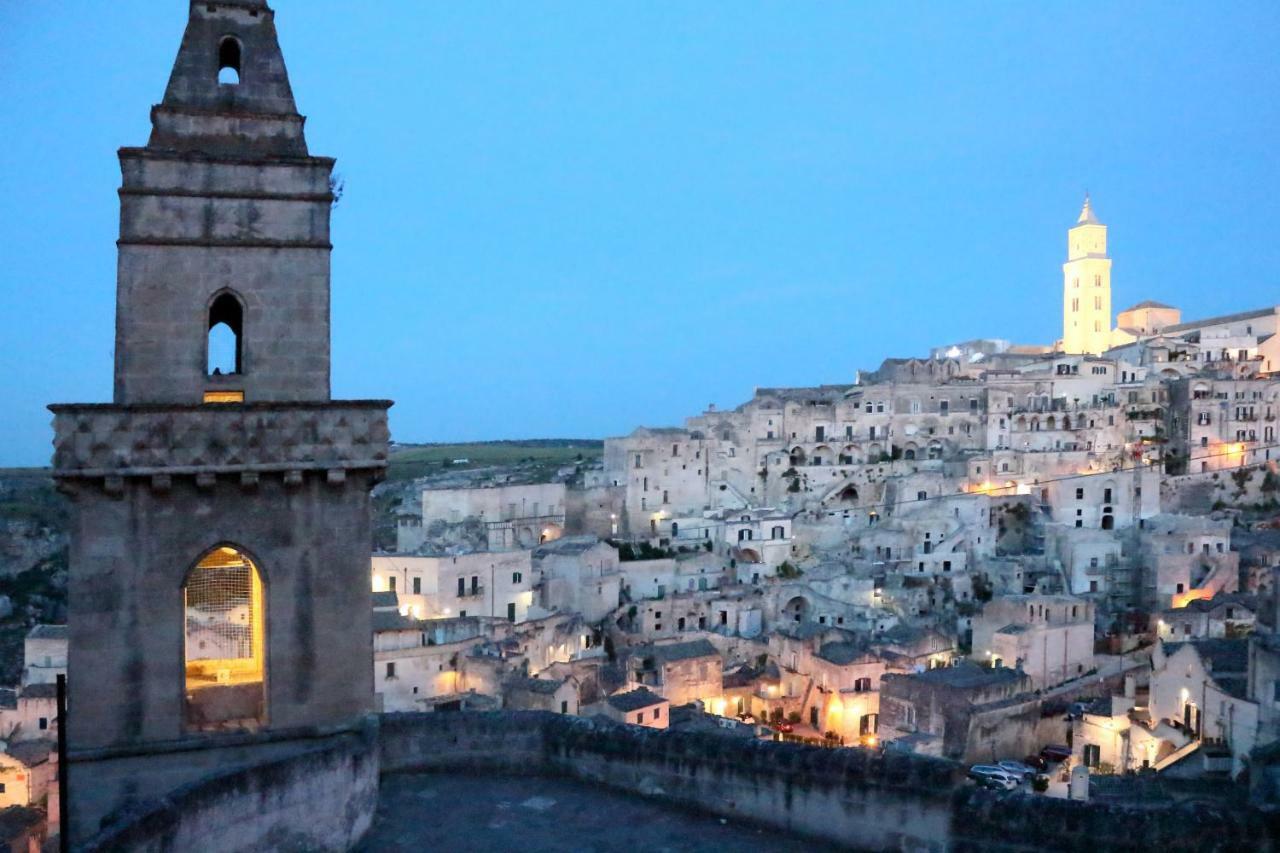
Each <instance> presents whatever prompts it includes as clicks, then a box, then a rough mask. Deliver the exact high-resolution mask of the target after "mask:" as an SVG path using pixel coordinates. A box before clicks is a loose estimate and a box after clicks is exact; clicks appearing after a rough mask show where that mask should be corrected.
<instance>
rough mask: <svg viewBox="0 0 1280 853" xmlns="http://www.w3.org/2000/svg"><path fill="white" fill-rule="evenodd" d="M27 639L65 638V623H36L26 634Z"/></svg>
mask: <svg viewBox="0 0 1280 853" xmlns="http://www.w3.org/2000/svg"><path fill="white" fill-rule="evenodd" d="M27 639H28V640H65V639H67V626H66V625H37V626H35V627H34V628H32V629H31V633H29V634H27Z"/></svg>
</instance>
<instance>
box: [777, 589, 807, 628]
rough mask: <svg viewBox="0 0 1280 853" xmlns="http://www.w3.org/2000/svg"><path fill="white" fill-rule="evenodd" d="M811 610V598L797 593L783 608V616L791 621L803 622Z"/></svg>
mask: <svg viewBox="0 0 1280 853" xmlns="http://www.w3.org/2000/svg"><path fill="white" fill-rule="evenodd" d="M809 610H810V606H809V599H807V598H805V597H804V596H803V595H797V596H796V597H795V598H793V599H791V600H790V601H788V602H787V606H786V607H784V608H782V613H783V618H785V619H787V620H789V621H791V622H803V621H805V620H806V619H808V618H809Z"/></svg>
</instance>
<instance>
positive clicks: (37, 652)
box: [22, 625, 68, 686]
mask: <svg viewBox="0 0 1280 853" xmlns="http://www.w3.org/2000/svg"><path fill="white" fill-rule="evenodd" d="M67 642H68V636H67V626H66V625H37V626H35V627H34V628H32V629H31V630H30V631H29V632H28V633H27V637H26V639H25V640H23V642H22V684H23V685H24V686H26V685H28V684H54V683H56V682H57V680H58V676H59V675H66V674H67Z"/></svg>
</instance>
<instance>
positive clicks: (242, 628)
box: [182, 545, 266, 731]
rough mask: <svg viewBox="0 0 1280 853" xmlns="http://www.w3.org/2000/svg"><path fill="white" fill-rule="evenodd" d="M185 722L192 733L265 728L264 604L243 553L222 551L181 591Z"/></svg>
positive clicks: (257, 577)
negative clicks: (183, 627) (263, 725)
mask: <svg viewBox="0 0 1280 853" xmlns="http://www.w3.org/2000/svg"><path fill="white" fill-rule="evenodd" d="M182 600H183V621H184V625H185V630H184V643H183V649H184V652H183V654H184V661H185V679H184V688H185V689H184V695H185V705H186V708H185V713H184V716H185V719H186V724H187V728H188V729H193V730H197V731H210V730H234V729H256V728H258V727H259V726H260V725H262V724H263V723H264V722H266V696H265V692H264V689H263V688H264V685H265V681H266V678H265V675H266V649H265V646H266V635H265V631H264V626H265V612H264V611H265V598H264V595H263V585H262V575H261V574H260V573H259V571H258V567H257V566H256V565H255V564H254V562H253V560H252V559H251V558H250V557H249V555H248V554H246V553H245V552H244V551H242V550H240V549H239V548H236V547H234V546H232V545H219V546H218V547H216V548H214V549H212V550H211V551H209V552H208V553H206V554H205V555H204V556H203V557H201V558H200V560H199V561H198V562H197V563H196V565H195V566H194V567H193V568H192V569H191V571H190V572H188V573H187V577H186V580H185V582H184V583H183V585H182Z"/></svg>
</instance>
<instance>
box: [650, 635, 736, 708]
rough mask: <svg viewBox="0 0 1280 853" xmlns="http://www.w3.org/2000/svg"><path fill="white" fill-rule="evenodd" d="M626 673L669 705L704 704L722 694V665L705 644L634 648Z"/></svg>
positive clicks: (687, 643) (660, 644)
mask: <svg viewBox="0 0 1280 853" xmlns="http://www.w3.org/2000/svg"><path fill="white" fill-rule="evenodd" d="M627 671H628V674H629V675H630V677H631V680H632V681H634V682H635V683H636V684H639V685H643V686H646V687H652V688H654V689H655V690H656V691H657V692H658V693H661V694H662V696H663V698H665V699H666V700H667V701H669V702H670V703H671V704H672V705H687V704H688V703H690V702H696V701H702V702H708V701H711V700H714V699H719V698H720V697H721V695H722V693H723V692H724V680H723V673H724V661H723V659H722V658H721V657H720V653H719V652H717V651H716V649H715V646H713V645H711V643H710V642H708V641H707V640H690V641H687V642H676V643H659V644H654V645H647V646H637V647H636V648H634V649H632V650H631V654H630V657H629V658H628V661H627Z"/></svg>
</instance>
